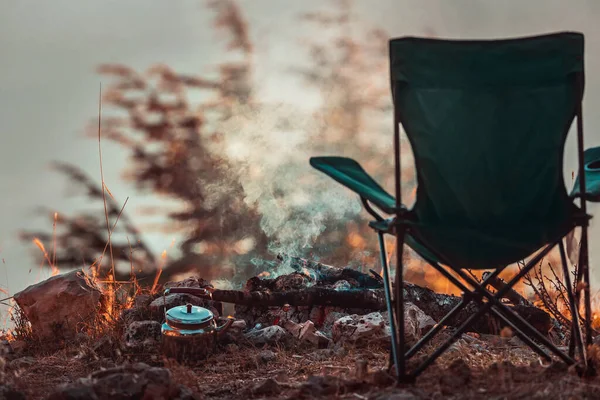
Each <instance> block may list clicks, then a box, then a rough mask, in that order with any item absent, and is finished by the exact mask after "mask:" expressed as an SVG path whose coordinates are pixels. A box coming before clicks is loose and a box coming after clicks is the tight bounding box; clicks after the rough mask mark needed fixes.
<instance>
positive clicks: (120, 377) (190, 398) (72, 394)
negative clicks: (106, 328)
mask: <svg viewBox="0 0 600 400" xmlns="http://www.w3.org/2000/svg"><path fill="white" fill-rule="evenodd" d="M142 398H143V399H153V400H167V399H173V400H194V399H197V397H196V396H194V395H193V394H192V392H191V390H190V389H189V388H186V387H185V386H182V385H178V384H177V383H175V382H174V381H173V379H172V376H171V372H170V371H169V370H168V369H166V368H157V367H150V366H148V365H146V364H142V363H138V364H133V365H125V366H121V367H117V368H111V369H106V370H100V371H96V372H94V373H92V374H91V375H90V376H89V377H87V378H83V379H79V380H78V381H76V382H74V383H71V384H67V385H64V386H61V387H59V388H58V389H57V390H56V391H55V392H54V393H52V394H51V395H50V396H49V397H48V398H47V400H67V399H68V400H72V399H73V400H74V399H77V400H79V399H81V400H83V399H91V400H94V399H142Z"/></svg>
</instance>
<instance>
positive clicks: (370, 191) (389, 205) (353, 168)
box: [310, 157, 396, 214]
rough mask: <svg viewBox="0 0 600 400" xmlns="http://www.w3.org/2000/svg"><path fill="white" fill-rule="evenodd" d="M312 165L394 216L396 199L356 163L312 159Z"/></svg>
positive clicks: (339, 158) (320, 158) (345, 159)
mask: <svg viewBox="0 0 600 400" xmlns="http://www.w3.org/2000/svg"><path fill="white" fill-rule="evenodd" d="M310 165H312V166H313V167H314V168H315V169H318V170H319V171H321V172H323V173H325V174H326V175H328V176H329V177H331V178H333V179H334V180H335V181H337V182H339V183H341V184H342V185H344V186H346V187H347V188H348V189H350V190H352V191H353V192H355V193H357V194H358V195H359V196H360V197H362V198H364V199H366V200H368V201H370V202H371V203H373V204H374V205H375V206H376V207H377V208H379V209H381V210H382V211H384V212H386V213H388V214H394V213H395V210H396V199H395V198H394V197H393V196H392V195H390V194H389V193H388V192H386V191H385V190H384V189H383V188H382V187H381V186H380V185H379V184H378V183H377V182H375V180H374V179H373V178H372V177H371V176H370V175H369V174H367V172H366V171H365V170H364V169H363V168H362V167H361V166H360V164H359V163H357V162H356V161H354V160H352V159H350V158H346V157H312V158H311V159H310Z"/></svg>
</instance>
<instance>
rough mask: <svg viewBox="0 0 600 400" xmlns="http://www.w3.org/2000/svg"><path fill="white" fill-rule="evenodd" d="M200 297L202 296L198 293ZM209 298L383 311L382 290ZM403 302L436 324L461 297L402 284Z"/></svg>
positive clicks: (533, 319)
mask: <svg viewBox="0 0 600 400" xmlns="http://www.w3.org/2000/svg"><path fill="white" fill-rule="evenodd" d="M198 295H199V296H200V295H202V293H198ZM211 297H212V299H213V300H215V301H220V302H223V303H233V304H236V305H245V306H252V307H274V306H275V307H282V306H284V305H286V304H288V305H290V306H296V307H297V306H332V307H343V308H359V309H364V310H372V311H383V310H385V309H386V303H385V295H384V291H383V289H350V290H342V291H339V290H335V289H331V288H327V287H321V286H313V287H308V288H305V289H301V290H289V291H284V292H270V291H253V292H248V291H242V290H219V289H215V290H214V291H213V292H212V294H211ZM404 299H405V301H407V302H411V303H413V304H415V305H416V306H417V307H419V308H420V309H422V310H423V311H424V312H425V313H426V314H427V315H429V316H431V317H432V318H433V319H434V320H436V321H439V320H440V319H442V317H443V316H444V315H446V314H447V313H448V312H450V310H452V309H453V308H454V307H455V306H456V305H457V304H458V303H459V302H460V301H461V298H460V297H457V296H452V295H446V294H440V293H435V292H434V291H433V290H431V289H427V288H424V287H421V286H417V285H414V284H411V283H406V284H405V286H404ZM513 310H514V311H515V312H517V313H518V314H519V315H521V316H522V317H523V318H525V320H527V321H528V322H529V323H530V324H532V325H533V326H534V327H536V329H538V330H539V331H540V332H543V333H548V331H549V330H550V327H551V326H552V322H551V319H550V316H549V315H548V314H547V313H546V312H544V311H543V310H540V309H539V308H536V307H532V306H523V305H519V306H514V307H513ZM476 311H477V306H476V305H475V304H473V303H472V304H469V305H468V306H467V307H465V308H464V309H463V310H462V311H461V312H460V313H458V316H457V317H456V318H453V319H451V320H450V321H448V325H449V326H455V325H457V324H460V322H461V321H463V320H464V319H465V318H467V317H468V316H469V315H472V314H473V313H475V312H476ZM502 327H503V325H502V324H501V323H500V321H498V320H497V319H496V318H495V317H492V316H486V317H484V318H482V319H481V320H479V322H478V323H477V324H476V325H475V326H474V329H475V330H476V331H478V332H480V333H498V332H499V329H501V328H502Z"/></svg>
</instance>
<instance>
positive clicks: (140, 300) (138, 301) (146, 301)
mask: <svg viewBox="0 0 600 400" xmlns="http://www.w3.org/2000/svg"><path fill="white" fill-rule="evenodd" d="M150 303H152V296H151V295H149V294H138V295H137V296H135V298H134V299H133V308H147V307H148V306H149V305H150Z"/></svg>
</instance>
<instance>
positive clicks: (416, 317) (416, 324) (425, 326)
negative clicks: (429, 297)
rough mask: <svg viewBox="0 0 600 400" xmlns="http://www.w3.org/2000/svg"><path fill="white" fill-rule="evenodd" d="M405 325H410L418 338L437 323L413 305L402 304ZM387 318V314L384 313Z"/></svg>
mask: <svg viewBox="0 0 600 400" xmlns="http://www.w3.org/2000/svg"><path fill="white" fill-rule="evenodd" d="M404 314H405V325H409V324H410V325H411V326H412V327H413V328H414V331H415V336H416V337H417V338H420V337H421V336H422V335H423V334H424V333H426V332H427V331H428V330H430V329H431V328H433V327H434V326H435V324H436V323H437V322H435V320H434V319H433V318H431V317H430V316H429V315H427V314H425V312H424V311H423V310H421V309H420V308H419V307H417V306H416V305H415V304H413V303H409V302H407V303H405V304H404ZM385 316H386V318H387V313H385Z"/></svg>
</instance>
